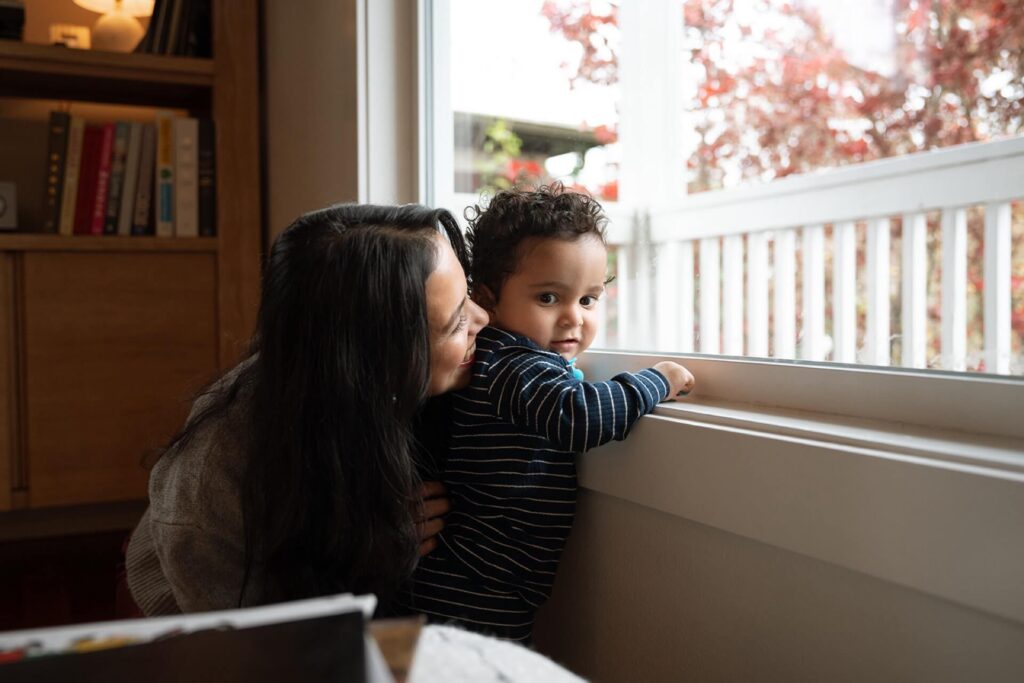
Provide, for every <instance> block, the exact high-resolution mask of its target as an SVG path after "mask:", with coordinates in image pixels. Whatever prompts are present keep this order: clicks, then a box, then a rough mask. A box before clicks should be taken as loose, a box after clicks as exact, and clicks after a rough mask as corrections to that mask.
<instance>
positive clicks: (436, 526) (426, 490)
mask: <svg viewBox="0 0 1024 683" xmlns="http://www.w3.org/2000/svg"><path fill="white" fill-rule="evenodd" d="M445 493H446V492H445V490H444V484H442V483H441V482H439V481H426V482H423V488H421V489H420V498H421V502H420V503H418V504H416V506H415V507H414V508H413V511H412V516H413V519H414V520H416V533H417V535H418V536H419V538H420V557H423V556H424V555H426V554H427V553H429V552H430V551H432V550H433V549H434V548H436V547H437V535H438V534H439V533H441V529H443V528H444V520H443V519H441V517H442V516H443V515H445V514H446V513H447V512H448V510H450V509H451V507H452V504H451V501H450V500H448V496H446V495H445Z"/></svg>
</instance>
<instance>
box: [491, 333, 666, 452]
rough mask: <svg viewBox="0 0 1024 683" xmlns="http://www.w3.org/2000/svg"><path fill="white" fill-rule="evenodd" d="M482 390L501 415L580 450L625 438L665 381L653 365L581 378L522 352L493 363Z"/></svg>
mask: <svg viewBox="0 0 1024 683" xmlns="http://www.w3.org/2000/svg"><path fill="white" fill-rule="evenodd" d="M487 390H488V394H489V398H490V400H491V401H492V403H493V405H494V406H495V407H496V409H497V413H498V416H499V417H500V418H502V419H504V420H508V421H509V422H511V423H512V424H514V425H516V426H517V427H519V428H520V429H523V430H526V431H528V432H531V433H533V434H537V435H540V436H543V437H545V438H547V439H549V440H550V441H552V442H553V443H554V444H556V445H557V446H558V447H559V448H562V449H564V450H567V451H573V452H577V453H579V452H583V451H586V450H588V449H590V448H593V447H595V446H600V445H601V444H604V443H608V442H609V441H612V440H621V439H625V438H626V435H627V434H628V433H629V429H630V427H632V426H633V424H634V423H635V422H636V421H637V420H638V419H639V418H640V417H641V416H642V415H646V414H647V413H649V412H651V411H652V410H654V407H655V406H656V405H658V403H659V402H660V401H662V400H664V399H665V397H666V396H667V395H668V391H669V384H668V381H667V380H666V379H665V376H664V375H662V374H661V373H660V372H658V371H657V370H654V369H653V368H649V369H647V370H641V371H640V372H635V373H633V372H624V373H621V374H619V375H616V376H615V377H613V378H612V379H611V380H609V381H607V382H580V381H578V380H575V379H572V378H571V377H570V376H569V375H568V374H567V373H566V371H565V367H564V365H561V364H559V363H558V362H557V361H556V360H555V359H552V358H548V357H546V356H543V355H540V354H537V353H535V352H530V351H528V350H524V351H522V352H518V353H510V354H508V355H505V356H504V357H503V358H502V359H501V360H500V362H498V363H495V364H494V366H493V367H492V375H491V378H490V383H489V385H488V387H487Z"/></svg>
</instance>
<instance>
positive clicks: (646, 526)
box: [535, 491, 1024, 681]
mask: <svg viewBox="0 0 1024 683" xmlns="http://www.w3.org/2000/svg"><path fill="white" fill-rule="evenodd" d="M535 636H536V641H537V647H538V649H539V650H540V651H542V652H544V653H545V654H548V655H549V656H552V657H553V658H555V659H556V660H558V661H560V662H562V663H563V664H565V665H566V666H568V667H569V668H570V669H572V670H573V671H576V672H577V673H579V674H581V675H583V676H586V677H588V678H592V679H593V680H597V681H639V680H642V681H662V680H673V681H686V680H693V681H739V680H759V681H823V680H827V681H868V680H873V681H882V680H901V681H965V680H978V681H980V680H984V681H1001V680H1006V681H1010V680H1015V681H1017V680H1020V675H1021V672H1022V671H1024V627H1022V626H1021V625H1019V624H1015V623H1012V622H1009V621H1004V620H1002V619H999V618H997V617H991V616H988V615H987V614H984V613H981V612H978V611H975V610H971V609H968V608H965V607H961V606H959V605H955V604H953V603H949V602H946V601H944V600H941V599H937V598H933V597H930V596H927V595H925V594H923V593H919V592H917V591H913V590H909V589H906V588H902V587H899V586H896V585H894V584H891V583H887V582H885V581H881V580H879V579H875V578H872V577H869V576H866V575H864V574H860V573H857V572H854V571H850V570H847V569H843V568H840V567H838V566H835V565H831V564H828V563H825V562H821V561H818V560H814V559H811V558H807V557H805V556H802V555H798V554H796V553H792V552H788V551H785V550H781V549H778V548H775V547H772V546H769V545H765V544H762V543H758V542H755V541H751V540H748V539H745V538H742V537H740V536H737V535H734V534H730V533H726V532H722V531H719V530H716V529H714V528H712V527H709V526H705V525H702V524H697V523H694V522H690V521H687V520H685V519H682V518H680V517H675V516H673V515H670V514H666V513H662V512H658V511H656V510H652V509H650V508H646V507H643V506H641V505H637V504H635V503H631V502H627V501H624V500H621V499H618V498H615V497H612V496H609V495H605V494H601V493H595V492H592V491H581V492H580V504H579V513H578V517H577V520H576V526H575V529H574V531H573V534H572V537H571V538H570V541H569V546H568V548H567V550H566V554H565V558H564V560H563V562H562V566H561V568H560V569H559V574H558V580H557V582H556V584H555V590H554V595H553V596H552V599H551V601H550V602H549V603H548V604H547V605H546V606H545V607H544V608H543V609H542V611H541V614H540V619H539V622H538V625H537V629H536V633H535Z"/></svg>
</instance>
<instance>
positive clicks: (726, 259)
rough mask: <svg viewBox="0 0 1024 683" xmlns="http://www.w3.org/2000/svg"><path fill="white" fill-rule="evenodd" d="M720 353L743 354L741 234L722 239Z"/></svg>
mask: <svg viewBox="0 0 1024 683" xmlns="http://www.w3.org/2000/svg"><path fill="white" fill-rule="evenodd" d="M722 307H723V309H724V316H723V320H722V353H725V354H726V355H729V356H742V355H743V236H742V235H728V236H726V237H725V238H723V239H722Z"/></svg>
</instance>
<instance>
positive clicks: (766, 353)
mask: <svg viewBox="0 0 1024 683" xmlns="http://www.w3.org/2000/svg"><path fill="white" fill-rule="evenodd" d="M419 6H420V8H421V27H422V28H424V29H425V31H424V32H423V35H424V37H425V39H426V40H425V43H424V47H425V49H424V51H423V52H422V53H421V57H423V62H422V70H421V78H423V79H424V80H423V84H424V85H425V88H424V95H425V100H426V101H425V104H426V107H425V108H424V113H425V120H423V121H421V129H420V130H421V132H422V133H424V136H423V137H424V138H425V146H424V148H422V151H424V152H425V154H422V155H421V158H422V159H424V160H425V163H424V165H423V166H422V167H421V175H422V176H423V192H424V199H425V200H426V201H427V202H428V203H432V204H438V205H444V206H447V207H448V208H450V209H452V210H453V212H454V213H455V214H456V215H459V216H461V215H462V212H463V209H464V207H466V206H467V205H470V204H473V203H476V202H478V201H479V199H478V193H479V192H481V191H484V192H485V193H486V192H488V191H493V190H494V189H495V188H498V187H501V186H502V185H503V184H504V183H506V182H515V181H520V180H522V181H528V182H529V181H537V180H539V181H547V180H554V179H557V180H561V181H563V182H565V183H566V184H570V185H577V186H581V187H583V188H585V189H587V191H589V192H591V193H593V194H594V195H595V196H597V197H598V198H600V199H601V201H602V203H603V204H604V206H605V209H606V212H607V213H608V215H609V217H610V218H611V225H610V229H609V241H610V242H611V244H612V246H613V250H612V251H613V253H612V259H611V263H610V267H611V268H612V269H613V270H614V272H615V274H616V276H617V279H616V281H615V283H614V289H613V291H612V292H611V293H612V295H613V296H611V297H606V301H607V304H606V308H605V315H606V318H607V319H606V325H605V337H604V339H602V340H600V341H599V342H598V344H597V346H598V347H603V348H604V349H605V350H599V351H593V352H588V353H587V354H586V357H585V358H584V359H583V360H584V362H585V363H586V364H587V366H588V367H587V371H588V374H590V375H591V376H595V377H608V376H611V375H612V374H614V373H615V372H619V371H622V370H635V369H639V368H643V367H649V366H650V365H651V364H652V363H654V362H656V361H657V360H659V359H661V358H663V357H664V356H665V354H675V353H684V354H687V357H686V360H685V362H686V364H687V365H688V366H689V367H690V368H691V369H692V370H693V371H694V373H695V375H696V376H697V377H698V388H697V391H696V392H695V394H694V395H693V396H691V397H690V399H689V400H687V401H684V402H680V403H676V404H662V405H659V406H658V408H657V409H656V410H655V413H654V415H652V416H649V417H645V418H644V419H643V420H641V423H640V424H639V425H638V426H637V428H636V430H635V431H634V433H633V434H632V435H631V436H630V438H629V439H628V440H627V441H625V442H622V443H616V444H610V445H606V446H603V447H602V448H600V449H596V450H595V451H593V452H590V453H588V454H587V455H586V456H585V457H583V458H581V459H580V484H581V487H582V488H585V489H587V490H589V491H592V492H598V493H605V494H608V495H611V496H615V497H617V498H620V499H625V500H629V501H632V502H633V503H636V504H639V505H642V506H646V507H648V508H652V509H656V510H659V511H661V512H664V513H667V514H670V515H674V516H677V517H681V518H685V519H688V520H692V521H696V522H700V523H702V524H706V525H709V526H711V527H714V528H718V529H723V530H726V531H729V532H731V533H735V534H738V535H740V536H743V537H746V538H752V539H755V540H758V541H760V542H763V543H767V544H770V545H774V546H776V547H780V548H784V549H788V550H790V551H794V552H798V553H801V554H804V555H808V556H810V557H815V558H818V559H821V560H824V561H827V562H832V563H835V564H838V565H840V566H843V567H847V568H850V569H853V570H856V571H858V572H864V573H867V574H869V575H872V576H875V577H878V578H881V579H883V580H886V581H889V582H893V583H897V584H900V585H904V586H910V587H912V588H915V589H917V590H920V591H922V592H925V593H928V594H931V595H936V596H940V597H942V598H944V599H948V600H953V601H955V602H958V603H959V604H962V605H967V606H969V607H972V608H974V609H976V610H980V611H983V612H987V613H989V614H996V615H1000V616H1003V617H1007V618H1010V619H1013V620H1015V621H1016V622H1021V621H1022V620H1024V608H1022V607H1021V605H1024V600H1022V590H1021V584H1020V582H1019V581H1017V580H1016V577H1017V576H1018V575H1020V573H1021V571H1024V553H1021V552H1020V550H1019V544H1013V543H1003V542H1001V541H1000V539H1007V538H1016V536H1017V535H1019V526H1020V516H1019V515H1014V514H1012V513H1008V511H1016V510H1019V509H1021V505H1020V502H1021V501H1022V500H1024V498H1022V491H1024V489H1022V486H1021V485H1022V483H1024V455H1022V454H1024V426H1022V423H1021V421H1020V406H1021V405H1024V382H1021V381H1020V376H1021V375H1022V374H1024V368H1022V367H1021V363H1022V360H1021V337H1022V332H1024V329H1022V326H1024V310H1022V306H1024V279H1022V278H1024V252H1022V237H1021V233H1022V229H1024V228H1022V216H1021V213H1022V208H1021V200H1022V199H1024V187H1022V186H1021V183H1020V178H1022V177H1024V137H1021V136H1020V135H1021V133H1022V130H1021V113H1020V112H1021V105H1022V104H1024V102H1022V100H1024V82H1022V80H1021V79H1022V76H1024V74H1022V73H1021V71H1020V68H1021V67H1020V64H1022V63H1024V60H1022V47H1021V46H1022V40H1024V38H1022V36H1024V16H1022V15H1021V14H1020V12H1021V10H1020V9H1019V8H1015V6H1013V7H1011V5H1010V3H997V2H993V3H988V2H968V1H967V0H944V1H943V2H942V3H938V2H927V1H926V0H865V1H862V2H844V1H841V0H814V1H811V0H804V1H803V2H800V1H799V0H789V1H788V2H785V1H784V0H643V2H597V1H596V0H594V1H592V2H589V3H587V2H580V1H574V0H550V1H543V0H520V1H518V2H515V3H508V2H493V1H491V0H420V5H419ZM954 11H955V12H956V13H957V14H956V15H953V14H946V13H948V12H954ZM986 12H989V14H986ZM935 32H938V33H935ZM940 33H941V34H942V35H944V36H946V40H947V42H946V43H943V47H942V49H936V47H935V44H934V42H931V43H930V42H929V41H933V39H934V37H935V35H939V34H940ZM979 36H983V37H984V40H987V41H989V42H990V43H991V44H987V45H985V46H983V47H984V49H981V47H982V46H980V45H979V40H980V38H979ZM868 38H870V40H869V39H868ZM950 45H956V46H959V47H958V49H954V50H950V49H949V46H950ZM963 46H967V47H966V48H964V47H963ZM922 55H930V61H926V60H924V59H923V58H922ZM772 79H776V80H775V81H773V80H772ZM555 81H557V82H560V83H561V86H560V91H558V93H557V94H553V92H552V91H551V89H550V88H551V83H552V82H555ZM897 84H901V85H900V87H899V88H897V87H896V85H897ZM950 84H954V85H956V87H957V88H958V89H959V92H960V93H961V94H960V95H955V93H952V92H950V91H949V88H948V87H947V86H950V87H951V85H950ZM759 88H760V89H759ZM936 88H938V90H936ZM944 88H946V89H945V90H944ZM492 91H495V92H497V94H496V95H494V96H493V99H492V100H488V99H486V97H485V93H488V92H492ZM968 95H969V96H968ZM957 97H960V99H959V100H957ZM901 98H902V99H901ZM837 103H838V104H837ZM872 103H873V105H874V106H875V109H877V110H878V111H882V112H883V113H884V116H881V117H875V118H873V117H872V116H873V115H872V116H866V115H862V114H863V111H862V110H864V108H865V107H866V108H867V109H868V110H871V107H868V105H869V104H872ZM858 112H860V113H858ZM932 114H934V115H932ZM965 122H966V123H965ZM967 123H970V124H971V125H970V126H968V125H967ZM936 126H938V128H935V127H936ZM968 128H969V130H968ZM889 132H891V134H890V135H887V133H889ZM897 133H899V134H898V135H897ZM929 136H932V137H929ZM896 141H899V144H896ZM609 299H610V301H608V300H609ZM744 356H745V357H744ZM876 366H885V367H876ZM890 366H902V367H896V368H893V367H890ZM965 370H967V371H974V372H964V371H965ZM982 370H983V371H984V373H987V374H983V373H981V372H979V371H982Z"/></svg>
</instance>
